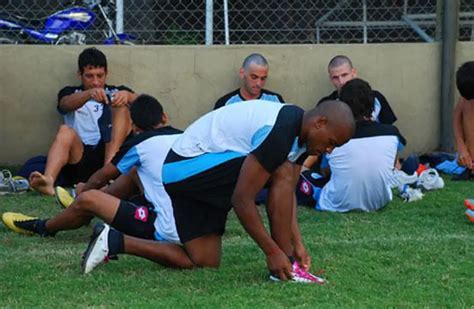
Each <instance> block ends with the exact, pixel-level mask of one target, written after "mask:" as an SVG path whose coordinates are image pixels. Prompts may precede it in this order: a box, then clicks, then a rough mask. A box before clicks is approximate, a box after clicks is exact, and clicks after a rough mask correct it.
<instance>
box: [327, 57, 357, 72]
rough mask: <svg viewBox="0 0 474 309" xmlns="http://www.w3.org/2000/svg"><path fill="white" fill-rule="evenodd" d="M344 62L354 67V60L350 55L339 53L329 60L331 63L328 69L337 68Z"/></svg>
mask: <svg viewBox="0 0 474 309" xmlns="http://www.w3.org/2000/svg"><path fill="white" fill-rule="evenodd" d="M343 64H348V65H349V67H350V68H351V69H352V61H351V59H350V58H349V57H347V56H345V55H337V56H334V57H333V58H332V59H331V60H330V61H329V64H328V70H331V69H334V68H337V67H339V66H341V65H343Z"/></svg>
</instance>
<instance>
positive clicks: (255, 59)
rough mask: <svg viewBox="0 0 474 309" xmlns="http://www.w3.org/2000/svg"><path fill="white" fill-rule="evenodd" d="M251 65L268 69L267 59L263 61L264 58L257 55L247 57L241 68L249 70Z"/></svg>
mask: <svg viewBox="0 0 474 309" xmlns="http://www.w3.org/2000/svg"><path fill="white" fill-rule="evenodd" d="M251 64H256V65H260V66H263V67H268V61H267V59H265V57H263V55H261V54H257V53H254V54H250V55H248V56H247V57H246V58H245V59H244V63H242V68H244V70H248V69H249V68H250V65H251Z"/></svg>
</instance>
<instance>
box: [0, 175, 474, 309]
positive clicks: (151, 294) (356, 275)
mask: <svg viewBox="0 0 474 309" xmlns="http://www.w3.org/2000/svg"><path fill="white" fill-rule="evenodd" d="M473 188H474V186H473V184H472V182H471V183H469V182H464V183H454V182H450V181H448V182H447V184H446V188H445V189H443V190H440V191H437V192H429V193H428V194H427V195H426V196H425V198H424V199H423V200H421V201H418V202H412V203H403V202H402V201H401V200H400V199H398V198H395V199H394V201H393V202H392V203H391V204H389V205H388V206H387V207H386V208H385V209H384V210H382V211H380V212H378V213H371V214H365V213H349V214H331V213H320V212H316V211H314V210H312V209H308V208H300V209H299V213H298V216H299V222H300V227H301V230H302V234H303V237H304V240H305V243H306V246H307V248H308V250H309V251H310V253H311V255H312V257H313V266H312V270H313V271H314V272H318V271H319V270H320V269H324V270H325V273H324V277H325V278H326V279H327V280H328V284H327V285H325V286H311V285H302V284H292V283H272V282H269V281H268V280H267V277H268V274H267V271H266V268H265V259H264V256H263V253H262V252H261V251H260V250H259V249H258V247H257V246H256V244H255V243H254V242H253V241H252V240H251V239H250V238H249V237H248V236H247V234H246V233H245V232H244V230H243V229H242V227H241V226H240V224H239V223H238V220H237V219H236V217H235V215H234V214H233V213H232V214H231V215H230V218H229V222H228V227H227V232H226V234H225V237H224V241H223V256H222V266H221V267H220V269H218V270H204V269H199V270H193V271H177V270H170V269H166V268H164V267H161V266H159V265H157V264H154V263H152V262H149V261H147V260H144V259H140V258H136V257H132V256H121V257H120V259H119V261H113V262H110V263H109V264H107V265H104V266H101V267H99V268H97V269H96V270H95V271H93V272H92V273H91V274H89V275H83V274H81V272H80V266H79V263H80V257H81V254H82V252H83V250H84V249H85V247H86V244H87V241H88V237H89V234H90V231H91V228H90V227H84V228H82V229H80V230H77V231H69V232H61V233H59V234H57V236H56V237H55V238H39V237H28V236H23V235H19V234H15V233H13V232H10V231H9V230H7V229H6V228H5V227H4V226H3V225H2V224H0V274H1V282H0V306H2V307H4V306H6V307H29V306H35V307H59V306H61V307H77V306H79V307H85V306H104V307H112V306H119V307H130V306H134V307H135V306H139V307H293V306H301V307H303V306H304V307H354V306H356V307H393V306H395V307H473V306H474V293H473V291H474V275H473V273H474V248H472V247H471V245H472V244H474V224H472V223H470V222H469V221H468V220H467V219H466V218H465V216H464V206H463V200H464V199H465V198H467V197H469V196H471V197H474V190H473ZM5 211H18V212H24V213H26V214H31V215H37V216H40V217H48V216H52V215H54V214H55V213H56V212H58V211H60V208H59V207H58V206H56V205H55V203H54V199H53V198H49V197H42V196H39V195H37V194H36V193H27V194H23V195H16V196H1V197H0V212H2V213H3V212H5Z"/></svg>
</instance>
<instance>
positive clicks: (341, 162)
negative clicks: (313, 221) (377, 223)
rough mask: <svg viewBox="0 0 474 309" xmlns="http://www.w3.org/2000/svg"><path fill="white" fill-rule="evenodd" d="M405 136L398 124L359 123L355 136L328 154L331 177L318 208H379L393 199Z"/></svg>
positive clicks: (362, 209) (367, 209)
mask: <svg viewBox="0 0 474 309" xmlns="http://www.w3.org/2000/svg"><path fill="white" fill-rule="evenodd" d="M404 145H405V139H404V138H403V136H401V134H400V132H399V131H398V129H397V128H396V127H395V126H392V125H385V124H380V123H378V122H372V121H368V122H361V123H358V124H357V128H356V132H355V134H354V137H353V138H352V139H351V140H349V142H347V143H346V144H344V145H342V146H341V147H336V148H335V149H334V150H333V152H332V153H331V154H328V155H327V159H328V163H329V167H330V169H331V178H330V180H329V182H328V183H327V184H326V185H325V186H324V187H323V189H322V191H321V195H320V197H319V201H318V203H317V205H316V209H319V210H325V211H335V212H347V211H351V210H360V211H366V212H369V211H375V210H377V209H380V208H382V207H384V206H385V205H386V204H387V203H388V202H390V201H391V200H392V190H391V186H392V181H393V180H392V179H393V177H394V174H393V168H394V164H395V159H396V155H397V152H398V151H399V150H400V149H401V148H402V147H403V146H404Z"/></svg>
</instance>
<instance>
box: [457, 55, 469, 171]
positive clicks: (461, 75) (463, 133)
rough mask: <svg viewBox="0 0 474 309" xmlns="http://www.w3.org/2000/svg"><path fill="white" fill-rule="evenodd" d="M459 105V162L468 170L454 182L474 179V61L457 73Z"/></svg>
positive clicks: (464, 65) (460, 68)
mask: <svg viewBox="0 0 474 309" xmlns="http://www.w3.org/2000/svg"><path fill="white" fill-rule="evenodd" d="M456 87H457V88H458V91H459V94H460V95H461V96H460V97H459V101H458V104H457V105H456V108H455V109H454V114H453V131H454V138H455V141H456V146H457V151H458V154H457V161H458V163H459V165H461V166H463V167H465V168H466V170H465V171H464V172H463V173H462V174H461V175H459V176H456V177H454V178H453V180H470V179H474V61H469V62H466V63H464V64H463V65H461V67H459V69H458V71H457V72H456Z"/></svg>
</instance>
